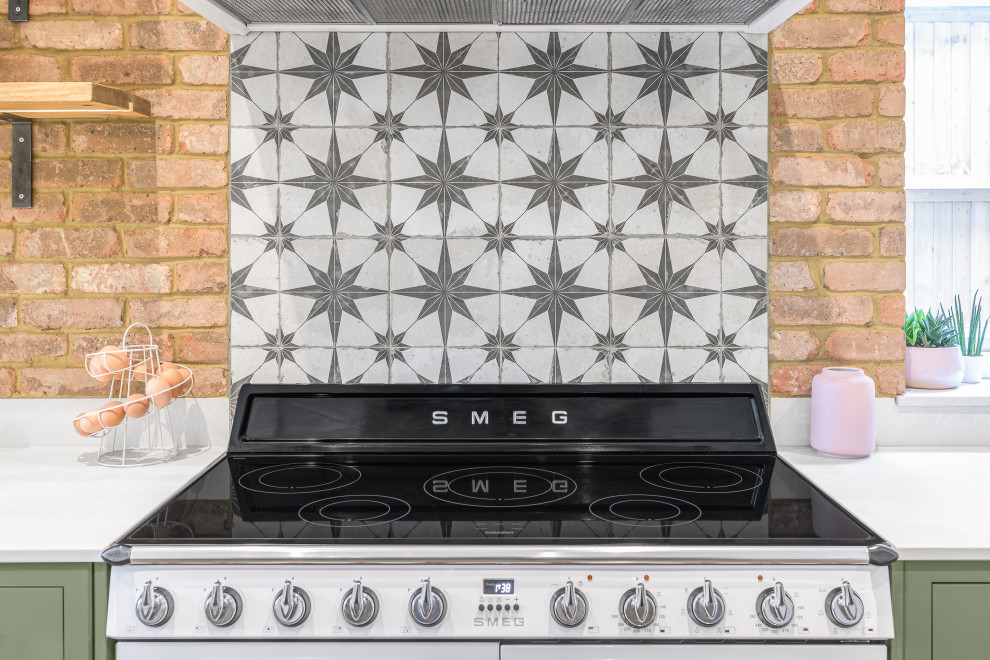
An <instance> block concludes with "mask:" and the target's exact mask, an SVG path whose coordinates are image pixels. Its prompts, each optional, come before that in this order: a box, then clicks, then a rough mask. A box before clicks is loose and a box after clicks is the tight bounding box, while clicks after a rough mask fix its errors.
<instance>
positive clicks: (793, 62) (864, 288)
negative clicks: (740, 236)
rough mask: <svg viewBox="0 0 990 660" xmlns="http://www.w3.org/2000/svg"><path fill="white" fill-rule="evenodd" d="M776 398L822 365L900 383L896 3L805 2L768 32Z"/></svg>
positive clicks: (885, 384) (888, 389) (796, 389)
mask: <svg viewBox="0 0 990 660" xmlns="http://www.w3.org/2000/svg"><path fill="white" fill-rule="evenodd" d="M770 43H771V98H770V114H771V118H770V122H771V132H770V152H771V153H770V159H771V170H770V171H771V174H770V178H771V181H770V183H771V196H770V221H771V229H770V285H771V303H770V323H771V327H770V333H771V334H770V358H771V389H772V391H773V394H774V395H775V396H807V395H808V394H810V391H811V379H812V377H813V376H814V375H815V374H817V373H818V372H819V371H820V370H821V369H822V368H823V367H825V366H827V365H831V364H848V365H851V366H858V367H862V368H864V369H865V370H866V372H867V373H868V374H869V375H870V376H872V377H873V378H874V380H875V381H876V382H877V391H878V393H879V394H882V395H892V394H896V393H899V392H902V391H903V390H904V364H903V362H904V339H903V333H902V331H901V329H900V328H901V325H902V323H903V321H904V296H903V291H904V284H905V282H904V279H905V269H904V252H905V250H904V218H905V201H904V190H903V186H904V158H903V153H904V141H905V130H904V122H903V120H902V119H901V117H902V116H903V115H904V84H903V81H904V63H905V53H904V2H903V0H815V2H812V3H811V4H809V5H808V6H807V7H805V8H804V9H803V10H802V11H801V13H800V14H799V15H798V16H795V17H794V18H792V19H791V20H789V21H788V22H787V23H785V24H784V25H782V26H781V27H780V28H778V29H777V30H776V32H774V33H773V34H772V35H771V37H770Z"/></svg>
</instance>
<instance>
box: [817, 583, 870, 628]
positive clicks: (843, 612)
mask: <svg viewBox="0 0 990 660" xmlns="http://www.w3.org/2000/svg"><path fill="white" fill-rule="evenodd" d="M865 611H866V608H865V607H864V606H863V599H862V598H860V597H859V594H858V593H856V592H855V591H853V590H852V588H851V587H850V586H849V583H848V582H843V583H842V586H841V587H836V588H835V589H832V591H830V592H829V594H828V596H827V597H826V598H825V614H826V615H827V616H828V618H829V621H831V622H832V623H834V624H835V625H837V626H841V627H842V628H851V627H853V626H855V625H856V624H857V623H859V622H860V621H862V620H863V614H864V613H865Z"/></svg>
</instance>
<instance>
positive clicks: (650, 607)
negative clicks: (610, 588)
mask: <svg viewBox="0 0 990 660" xmlns="http://www.w3.org/2000/svg"><path fill="white" fill-rule="evenodd" d="M619 615H620V616H622V620H623V621H625V622H626V624H627V625H629V626H632V627H633V628H646V627H647V626H649V625H651V624H652V623H653V620H654V619H656V618H657V601H656V600H655V599H654V598H653V594H651V593H650V592H649V591H647V590H646V585H644V584H643V583H642V582H640V583H639V584H637V585H636V588H635V589H630V590H629V591H627V592H626V593H624V594H622V598H620V599H619Z"/></svg>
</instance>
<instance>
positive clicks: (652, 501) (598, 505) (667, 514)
mask: <svg viewBox="0 0 990 660" xmlns="http://www.w3.org/2000/svg"><path fill="white" fill-rule="evenodd" d="M630 505H634V506H632V507H631V508H633V509H639V510H640V511H643V513H644V514H651V515H650V517H646V516H645V515H644V517H642V518H636V517H633V516H630V515H629V513H628V512H623V508H624V507H628V506H630ZM588 511H589V512H590V513H591V515H593V516H595V517H596V518H599V519H601V520H604V521H605V522H610V523H612V524H614V525H629V526H630V527H665V526H673V525H686V524H687V523H692V522H694V521H695V520H697V519H698V518H700V517H701V509H700V508H698V506H697V505H695V504H692V503H691V502H688V501H687V500H682V499H680V498H677V497H668V496H666V495H647V494H644V493H630V494H628V495H611V496H609V497H603V498H601V499H598V500H595V501H594V502H592V503H591V504H590V505H589V506H588ZM681 516H683V518H682V517H681Z"/></svg>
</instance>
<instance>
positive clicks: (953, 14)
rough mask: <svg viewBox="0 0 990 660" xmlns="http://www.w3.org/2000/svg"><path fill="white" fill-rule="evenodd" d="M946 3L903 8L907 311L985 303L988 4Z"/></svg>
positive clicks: (989, 228)
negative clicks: (976, 299)
mask: <svg viewBox="0 0 990 660" xmlns="http://www.w3.org/2000/svg"><path fill="white" fill-rule="evenodd" d="M949 3H951V4H952V5H954V6H951V7H950V6H940V5H939V4H938V3H937V2H934V1H933V0H928V2H925V3H924V4H922V3H911V2H909V3H908V7H907V10H906V12H905V18H906V49H907V71H906V80H905V85H906V88H907V113H906V117H905V120H906V123H907V152H906V154H905V160H906V166H907V179H906V185H905V188H906V190H907V202H908V204H907V291H906V296H907V305H908V309H909V310H910V309H912V308H913V307H920V308H930V307H933V308H938V306H939V304H944V305H946V306H947V307H948V305H949V304H950V303H951V302H952V299H953V296H955V295H956V294H958V295H959V296H960V297H961V298H962V299H963V308H964V309H965V310H966V311H967V312H968V309H969V299H970V298H971V297H972V295H973V293H974V292H975V291H976V290H977V289H979V291H980V293H981V294H982V296H983V304H984V309H987V308H988V307H990V4H988V0H979V1H977V2H974V1H973V0H970V1H969V2H966V0H955V1H952V0H948V2H947V3H942V4H949ZM959 5H967V6H959Z"/></svg>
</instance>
